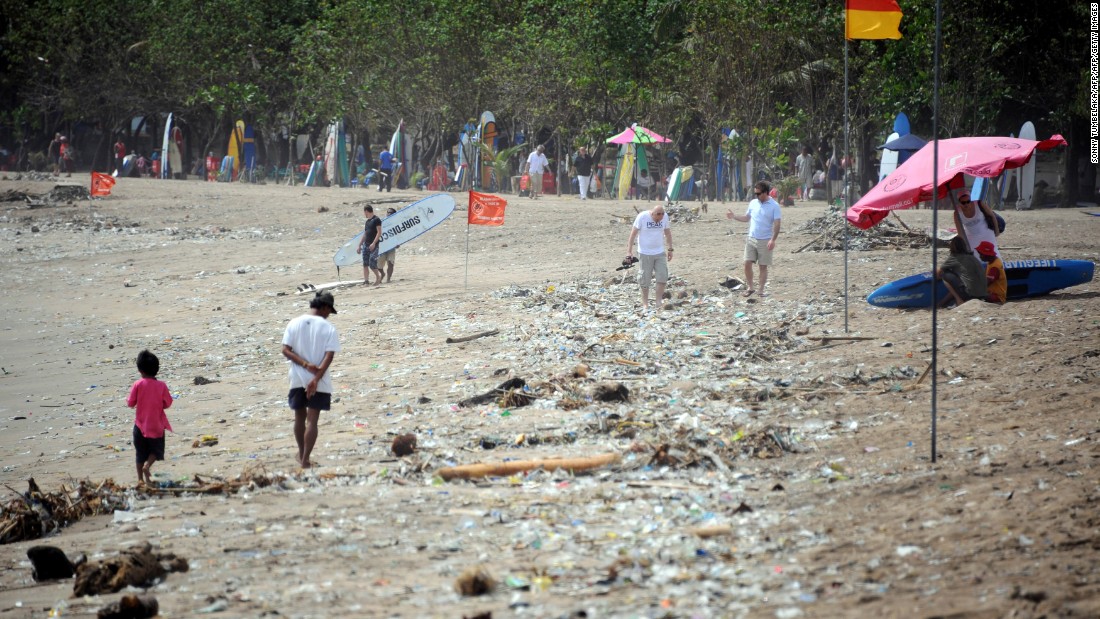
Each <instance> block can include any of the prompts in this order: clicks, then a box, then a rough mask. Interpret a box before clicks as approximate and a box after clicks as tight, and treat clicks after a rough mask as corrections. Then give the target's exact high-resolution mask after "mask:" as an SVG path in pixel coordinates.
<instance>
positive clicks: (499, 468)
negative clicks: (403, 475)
mask: <svg viewBox="0 0 1100 619" xmlns="http://www.w3.org/2000/svg"><path fill="white" fill-rule="evenodd" d="M621 461H622V456H620V455H619V454H617V453H610V454H601V455H599V456H589V457H587V458H548V459H544V460H515V461H512V462H498V463H496V464H484V463H478V464H464V465H462V466H449V467H447V468H443V469H439V471H438V473H439V476H440V477H442V478H443V479H444V480H447V481H450V480H452V479H475V478H480V477H503V476H505V475H514V474H516V473H522V472H524V471H532V470H534V469H539V468H541V469H546V470H547V471H554V470H557V469H565V470H568V471H572V472H574V473H577V472H580V471H588V470H591V469H598V468H602V467H604V466H607V465H609V464H617V463H619V462H621Z"/></svg>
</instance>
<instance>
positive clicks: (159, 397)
mask: <svg viewBox="0 0 1100 619" xmlns="http://www.w3.org/2000/svg"><path fill="white" fill-rule="evenodd" d="M137 368H138V372H139V373H140V374H141V379H140V380H138V381H137V382H135V383H134V384H133V386H132V387H130V397H129V398H127V399H126V405H127V406H129V407H130V408H132V409H134V452H135V453H136V454H137V474H138V484H142V483H145V484H151V483H153V474H152V468H153V463H154V462H156V461H157V460H163V459H164V431H165V430H170V431H172V432H175V430H172V424H170V423H168V415H166V414H164V411H166V410H167V409H168V408H170V407H171V406H172V394H171V393H170V392H169V391H168V385H165V384H164V383H163V382H161V381H159V380H157V372H159V371H160V359H157V356H156V355H154V354H153V353H151V352H149V351H148V350H143V351H141V352H140V353H138V356H137Z"/></svg>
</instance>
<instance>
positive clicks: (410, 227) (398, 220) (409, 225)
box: [332, 193, 455, 268]
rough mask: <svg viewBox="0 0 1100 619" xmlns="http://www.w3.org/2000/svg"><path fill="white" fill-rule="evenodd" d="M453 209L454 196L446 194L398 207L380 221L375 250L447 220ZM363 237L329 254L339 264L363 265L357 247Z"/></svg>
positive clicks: (395, 245) (382, 249)
mask: <svg viewBox="0 0 1100 619" xmlns="http://www.w3.org/2000/svg"><path fill="white" fill-rule="evenodd" d="M454 210H455V199H454V198H452V197H451V196H450V195H448V194H445V193H437V194H433V195H430V196H428V197H427V198H424V199H423V200H419V201H417V202H413V203H412V204H410V205H408V206H405V207H403V208H401V210H399V211H397V212H396V213H394V214H393V215H390V216H388V217H386V218H385V219H383V220H382V240H381V241H379V242H378V253H380V254H384V253H386V252H388V251H389V250H391V249H394V248H395V247H397V246H398V245H403V244H405V243H408V242H409V241H411V240H413V239H415V238H416V237H418V236H420V235H422V234H424V233H425V232H427V231H429V230H431V229H432V228H434V227H436V226H438V225H439V224H441V223H443V222H444V221H446V219H447V218H448V217H450V216H451V213H453V212H454ZM362 240H363V233H362V232H360V233H359V234H357V235H355V236H354V237H353V238H352V239H351V240H350V241H348V242H347V243H344V244H343V245H342V246H341V247H340V249H338V250H337V251H336V255H334V256H333V257H332V262H333V263H335V264H336V266H337V267H338V268H339V267H346V266H352V265H354V264H362V263H363V256H362V254H360V253H358V252H357V251H356V250H357V249H359V243H360V242H361V241H362Z"/></svg>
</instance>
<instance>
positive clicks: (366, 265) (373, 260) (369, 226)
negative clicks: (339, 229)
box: [356, 190, 382, 286]
mask: <svg viewBox="0 0 1100 619" xmlns="http://www.w3.org/2000/svg"><path fill="white" fill-rule="evenodd" d="M379 191H381V190H379ZM363 216H364V217H366V218H367V219H366V223H364V224H363V239H362V240H361V241H359V248H358V249H357V250H356V253H358V254H362V256H363V285H364V286H370V274H371V273H374V275H375V278H377V280H378V281H376V282H374V283H375V284H376V285H377V284H381V283H382V269H379V268H378V243H379V242H380V241H381V240H382V220H381V219H379V218H378V215H375V214H374V207H373V206H371V205H369V204H368V205H366V206H364V207H363Z"/></svg>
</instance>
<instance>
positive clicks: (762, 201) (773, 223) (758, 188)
mask: <svg viewBox="0 0 1100 619" xmlns="http://www.w3.org/2000/svg"><path fill="white" fill-rule="evenodd" d="M770 191H771V185H769V184H768V183H766V182H765V181H760V182H759V183H757V184H755V185H753V188H752V192H753V193H754V194H756V197H755V198H753V200H752V201H751V202H749V208H748V209H746V210H745V214H744V215H734V214H733V211H729V210H728V211H726V219H733V220H736V221H740V222H749V236H748V238H746V239H745V283H746V285H748V290H746V291H745V296H746V297H748V296H751V295H753V294H754V293H755V292H756V288H754V287H753V285H752V264H753V263H754V262H755V263H757V264H759V265H760V296H762V297H763V296H767V295H766V293H765V291H764V286H765V285H766V284H767V283H768V267H769V266H771V263H772V250H774V249H775V240H776V239H777V238H779V223H780V217H781V213H780V212H779V203H778V202H776V201H775V200H774V199H773V198H772V197H771V196H770V195H769V194H768V192H770Z"/></svg>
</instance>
